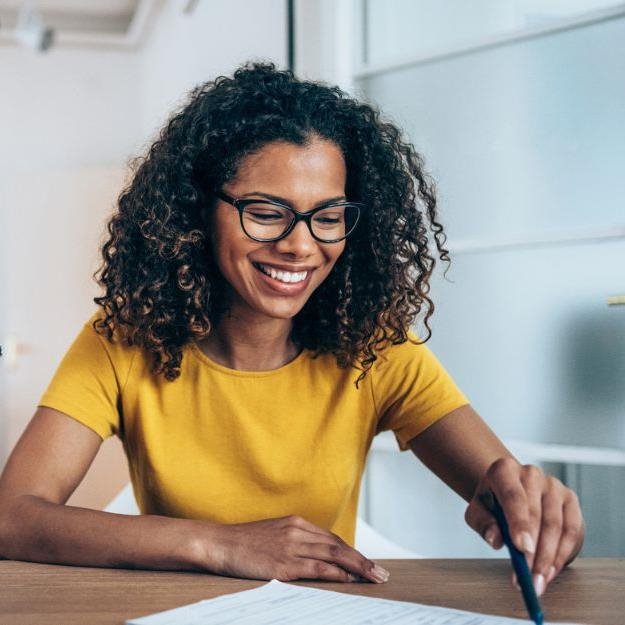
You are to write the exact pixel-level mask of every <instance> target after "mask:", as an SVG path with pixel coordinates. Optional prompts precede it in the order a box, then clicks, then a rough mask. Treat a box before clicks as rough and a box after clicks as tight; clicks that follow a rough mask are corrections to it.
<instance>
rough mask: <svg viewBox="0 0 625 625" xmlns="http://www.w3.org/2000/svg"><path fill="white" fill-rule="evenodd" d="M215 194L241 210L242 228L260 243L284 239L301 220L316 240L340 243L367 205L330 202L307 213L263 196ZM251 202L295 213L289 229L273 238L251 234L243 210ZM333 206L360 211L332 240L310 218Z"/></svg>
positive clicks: (218, 192) (217, 192) (352, 228)
mask: <svg viewBox="0 0 625 625" xmlns="http://www.w3.org/2000/svg"><path fill="white" fill-rule="evenodd" d="M215 195H216V196H217V197H218V198H219V199H220V200H223V201H224V202H228V204H232V206H234V207H235V208H236V209H237V211H238V212H239V221H240V223H241V229H242V230H243V232H244V233H245V234H246V235H247V236H248V237H249V238H250V239H252V240H254V241H258V242H259V243H269V242H273V241H279V240H280V239H284V237H286V236H288V234H289V233H290V232H291V231H292V230H293V228H295V226H297V224H298V223H299V222H300V221H305V222H306V225H307V226H308V231H309V232H310V234H311V235H312V237H313V239H315V240H316V241H319V242H320V243H338V242H339V241H342V240H343V239H346V238H347V237H348V236H349V235H350V234H351V233H352V232H354V230H355V229H356V226H357V225H358V222H359V221H360V214H361V211H362V210H364V209H365V207H366V204H363V203H362V202H331V203H330V204H326V205H325V206H318V207H317V208H313V209H312V210H311V211H307V212H305V213H299V212H297V211H296V210H294V209H293V208H291V207H290V206H287V205H286V204H281V203H280V202H275V201H273V200H268V199H265V198H262V199H261V198H233V197H231V196H230V195H228V194H227V193H224V192H223V191H215ZM250 204H270V205H271V206H279V207H280V208H285V209H286V210H288V211H290V213H291V214H292V215H293V220H292V221H291V223H290V224H289V226H288V227H287V229H286V230H285V231H284V232H283V233H282V234H281V235H280V236H279V237H274V238H271V239H259V238H257V237H253V236H252V235H251V234H249V233H248V232H247V230H246V229H245V226H244V225H243V211H244V210H245V207H246V206H249V205H250ZM332 206H353V207H354V208H356V209H357V211H358V212H357V213H356V219H355V220H354V225H353V226H352V227H351V228H350V229H349V231H348V232H346V233H345V235H344V236H342V237H341V238H340V239H330V240H327V239H321V238H319V237H318V236H317V235H316V234H315V233H314V232H313V230H312V224H311V222H310V220H311V219H312V217H313V215H315V214H316V213H318V212H319V211H321V210H324V209H326V208H331V207H332Z"/></svg>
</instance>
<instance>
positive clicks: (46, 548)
mask: <svg viewBox="0 0 625 625" xmlns="http://www.w3.org/2000/svg"><path fill="white" fill-rule="evenodd" d="M101 442H102V439H101V438H100V437H99V436H98V435H97V434H96V433H95V432H93V431H92V430H90V429H89V428H87V427H86V426H84V425H82V424H81V423H79V422H78V421H76V420H74V419H72V418H71V417H68V416H67V415H65V414H63V413H61V412H59V411H57V410H53V409H52V408H38V409H37V411H36V413H35V415H34V417H33V419H32V420H31V422H30V423H29V425H28V427H27V428H26V430H25V431H24V433H23V434H22V437H21V438H20V440H19V441H18V443H17V445H16V447H15V449H14V450H13V453H12V454H11V456H10V458H9V460H8V462H7V465H6V467H5V469H4V472H3V474H2V476H1V477H0V556H2V557H4V558H10V559H19V560H30V561H35V562H55V563H61V564H75V565H89V566H104V567H129V568H134V567H136V568H154V569H184V568H191V566H192V562H191V548H190V544H191V536H192V535H193V533H197V532H198V529H199V528H198V523H197V522H194V521H189V520H184V519H172V518H168V517H162V516H150V515H148V516H134V515H132V516H131V515H122V514H112V513H109V512H100V511H97V510H87V509H85V508H77V507H73V506H66V505H64V504H65V502H66V501H67V499H68V498H69V496H70V495H71V494H72V492H73V491H74V489H75V488H76V487H77V486H78V484H79V483H80V481H81V480H82V478H83V476H84V474H85V473H86V472H87V469H88V468H89V466H90V465H91V462H92V461H93V459H94V457H95V455H96V453H97V451H98V449H99V447H100V444H101ZM203 525H205V527H203V528H202V530H203V531H204V532H206V533H208V532H209V531H210V525H209V524H203Z"/></svg>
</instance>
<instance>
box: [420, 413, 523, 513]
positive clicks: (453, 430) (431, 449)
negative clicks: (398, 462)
mask: <svg viewBox="0 0 625 625" xmlns="http://www.w3.org/2000/svg"><path fill="white" fill-rule="evenodd" d="M410 448H411V449H412V451H413V453H414V454H415V456H417V458H419V460H421V462H423V464H424V465H425V466H426V467H428V469H430V470H431V471H432V472H433V473H435V474H436V475H437V476H438V477H439V478H440V479H441V480H443V482H445V484H447V485H448V486H449V487H450V488H453V489H454V490H455V491H456V492H457V493H458V494H459V495H460V496H461V497H462V498H463V499H465V500H466V501H470V500H471V498H472V497H473V493H474V492H475V488H476V486H477V484H478V482H479V481H480V480H481V479H482V478H483V477H484V475H485V474H486V472H487V471H488V468H489V467H490V466H491V465H492V464H493V462H495V461H496V460H498V459H499V458H513V456H512V454H511V453H510V452H509V451H508V450H507V449H506V447H505V446H504V444H503V443H502V442H501V441H500V440H499V439H498V438H497V436H496V435H495V434H494V432H493V431H492V430H491V429H490V428H489V427H488V425H486V423H484V421H483V420H482V418H481V417H480V416H479V415H478V413H477V412H476V411H475V410H474V409H473V408H472V407H471V406H469V405H467V406H461V407H460V408H457V409H456V410H453V411H452V412H450V413H449V414H448V415H446V416H445V417H443V418H442V419H439V420H438V421H437V422H436V423H434V424H433V425H431V426H430V427H429V428H428V429H427V430H425V431H424V432H422V433H421V434H420V435H419V436H416V437H415V438H413V439H412V440H411V441H410Z"/></svg>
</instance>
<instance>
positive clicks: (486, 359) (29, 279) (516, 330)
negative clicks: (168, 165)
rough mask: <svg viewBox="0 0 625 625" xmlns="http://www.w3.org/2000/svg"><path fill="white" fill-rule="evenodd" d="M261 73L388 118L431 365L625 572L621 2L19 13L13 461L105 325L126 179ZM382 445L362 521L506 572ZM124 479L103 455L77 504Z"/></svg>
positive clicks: (1, 76)
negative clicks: (197, 100)
mask: <svg viewBox="0 0 625 625" xmlns="http://www.w3.org/2000/svg"><path fill="white" fill-rule="evenodd" d="M251 59H263V60H273V61H274V62H276V64H277V65H278V66H280V67H282V68H287V67H290V68H292V69H294V70H295V71H296V73H298V74H299V75H300V76H302V77H305V78H311V79H320V80H324V81H326V82H329V83H334V84H339V85H340V86H341V87H342V88H343V89H345V90H346V91H348V92H349V93H351V94H353V95H355V96H357V97H360V98H362V99H365V100H367V101H369V102H372V103H374V104H376V105H377V106H379V107H380V108H381V109H382V111H383V113H384V115H385V117H386V118H387V119H390V120H392V121H394V122H395V123H397V124H398V125H399V126H401V127H402V128H403V129H404V130H405V132H406V135H407V137H408V138H409V140H410V141H411V142H412V143H413V144H414V145H415V147H416V148H417V150H418V151H419V152H421V153H422V154H423V155H424V157H425V159H426V164H427V168H428V170H429V171H430V172H431V174H432V175H433V177H434V178H435V180H436V181H437V186H438V194H439V202H440V210H441V214H442V221H443V223H444V224H445V226H446V228H447V231H448V233H449V247H450V250H451V256H452V261H453V262H452V267H451V269H450V271H449V272H448V273H447V276H446V278H445V277H443V276H442V273H439V274H438V275H437V277H436V280H435V281H434V284H433V289H432V293H433V298H434V300H435V302H436V304H437V311H436V314H435V316H434V318H433V324H432V325H433V330H434V335H433V338H432V340H431V342H430V346H431V347H432V349H433V350H434V351H435V352H436V354H437V355H438V356H439V358H440V359H441V360H442V362H443V363H444V364H445V366H446V367H447V369H448V370H449V371H450V372H451V374H452V375H453V376H454V377H455V379H456V380H457V382H458V383H459V385H460V386H461V388H462V389H463V390H464V391H465V392H466V394H467V395H468V396H469V398H470V399H471V401H472V404H473V405H474V407H475V408H476V409H477V410H478V412H480V413H481V414H482V415H483V417H484V418H485V419H486V420H487V421H488V423H489V424H490V425H491V427H492V428H493V429H494V430H495V431H496V432H497V433H498V434H499V435H500V437H502V438H503V440H504V442H505V443H506V444H508V445H509V447H510V448H511V449H512V450H513V451H514V452H515V453H516V454H517V456H518V457H519V459H520V460H522V461H524V462H534V463H539V464H541V465H543V466H544V467H545V468H546V469H547V470H549V471H550V472H552V473H554V474H555V475H557V476H558V477H560V478H561V479H562V480H563V481H565V483H567V484H568V485H570V486H571V487H573V488H574V489H575V490H576V491H577V492H578V494H579V495H580V499H581V502H582V507H583V510H584V514H585V516H586V520H587V524H588V529H587V540H586V545H585V547H584V551H583V554H584V555H589V556H590V555H593V556H599V555H610V556H617V555H619V556H623V555H625V488H623V484H624V483H625V306H623V305H622V303H623V302H624V301H625V295H624V294H625V202H624V200H625V175H624V174H623V171H624V169H625V3H623V2H610V1H608V0H473V1H471V2H467V1H466V0H291V1H288V0H262V1H259V0H196V1H193V0H186V1H183V0H170V1H158V0H106V2H105V1H101V0H89V1H86V0H85V1H82V2H81V1H78V0H41V1H39V2H29V3H26V2H22V1H19V0H14V1H13V0H6V1H2V0H0V234H1V237H2V238H1V240H0V343H1V345H2V351H3V356H2V359H1V360H0V466H2V465H3V464H4V462H5V461H6V458H7V457H8V454H9V453H10V450H11V449H12V447H13V445H14V444H15V442H16V441H17V439H18V438H19V436H20V434H21V432H22V431H23V429H24V427H25V426H26V424H27V422H28V420H29V419H30V417H31V416H32V414H33V412H34V410H35V407H36V403H37V400H38V399H39V397H40V396H41V393H42V392H43V390H44V389H45V387H46V386H47V384H48V382H49V380H50V378H51V376H52V374H53V372H54V370H55V368H56V366H57V365H58V363H59V361H60V359H61V357H62V356H63V354H64V353H65V351H66V350H67V348H68V346H69V344H70V343H71V341H72V340H73V338H74V336H75V335H76V334H77V332H78V331H79V329H80V327H81V326H82V324H83V323H84V322H85V321H86V319H87V318H88V317H89V316H90V314H91V313H92V311H93V310H94V308H95V305H94V304H93V297H94V296H95V295H97V294H98V290H97V288H96V285H95V284H94V282H93V280H92V278H91V275H92V273H93V271H95V269H96V267H97V266H98V263H99V255H98V246H99V244H100V243H101V241H102V240H103V226H104V223H105V221H106V218H107V216H108V215H109V213H110V212H111V210H112V209H113V206H114V203H115V198H116V196H117V194H118V193H119V191H120V189H121V187H122V185H123V183H124V180H125V179H126V177H127V175H128V170H127V163H128V160H129V159H130V158H131V157H132V156H134V155H137V154H139V153H141V152H142V151H143V150H145V149H146V148H147V147H148V146H149V145H150V143H151V142H152V140H153V139H154V138H155V134H156V132H157V131H158V129H159V128H160V127H161V125H162V124H163V123H164V121H165V120H166V118H167V116H168V114H169V113H170V112H171V111H172V110H173V109H174V108H175V107H177V106H178V105H180V104H181V103H182V102H183V101H184V97H185V93H186V92H187V91H188V90H189V89H191V88H192V87H193V86H195V85H196V84H198V83H200V82H204V81H206V80H212V79H214V78H215V77H216V76H217V75H219V74H231V73H232V71H233V70H234V69H235V67H236V66H237V65H239V64H240V63H242V62H244V61H246V60H251ZM619 303H620V304H621V305H619ZM387 434H388V433H385V434H383V435H380V436H378V437H377V438H376V439H375V441H374V447H373V449H372V451H371V454H370V457H369V462H368V468H367V472H366V474H365V478H364V481H363V490H362V494H361V505H360V515H361V517H362V518H363V519H365V520H366V521H367V522H368V523H370V524H371V525H372V526H373V527H374V528H375V529H376V530H378V531H379V532H381V533H382V534H383V535H385V536H386V537H388V538H389V539H391V540H392V541H394V542H395V543H397V544H399V545H401V546H402V547H404V548H406V549H409V550H411V551H414V552H416V553H419V554H422V555H425V556H430V557H491V556H499V557H501V554H500V553H496V552H492V550H490V548H488V546H487V545H486V544H485V543H484V542H483V541H482V540H481V539H480V538H479V537H477V536H476V535H475V534H474V533H473V532H472V531H471V530H469V529H468V528H467V527H466V526H465V525H464V520H463V514H464V508H465V503H464V502H463V501H462V500H461V499H460V498H459V497H458V496H456V495H455V494H454V493H452V492H451V491H449V489H447V487H445V486H444V485H442V484H441V483H440V482H438V480H437V479H436V478H435V477H434V476H432V475H431V474H429V473H428V471H427V470H426V469H424V468H423V467H422V466H420V465H419V463H418V462H417V461H416V460H415V458H414V456H412V454H410V453H402V454H400V453H398V447H397V444H396V442H395V440H394V438H393V435H392V434H388V435H387ZM408 476H409V477H408ZM127 482H128V473H127V467H126V463H125V459H124V456H123V452H122V448H121V444H120V443H119V441H118V440H116V439H110V440H107V441H106V442H105V443H104V444H103V445H102V448H101V451H100V453H99V454H98V457H97V458H96V460H95V462H94V464H93V466H92V467H91V469H90V471H89V474H88V475H87V477H86V478H85V480H84V482H83V483H82V484H81V486H80V487H79V488H78V489H77V491H76V492H75V493H74V495H73V496H72V498H71V499H70V501H69V503H71V504H74V505H81V506H85V507H94V508H102V507H104V506H105V505H106V504H107V503H108V502H109V501H110V500H111V499H112V498H113V497H114V496H115V495H116V493H118V492H119V491H120V489H122V488H123V486H124V485H125V484H126V483H127Z"/></svg>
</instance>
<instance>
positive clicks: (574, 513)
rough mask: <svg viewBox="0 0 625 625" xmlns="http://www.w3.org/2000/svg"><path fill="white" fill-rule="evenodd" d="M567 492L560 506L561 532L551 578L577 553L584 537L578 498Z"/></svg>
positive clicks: (571, 492)
mask: <svg viewBox="0 0 625 625" xmlns="http://www.w3.org/2000/svg"><path fill="white" fill-rule="evenodd" d="M568 493H569V496H568V497H566V498H565V500H564V505H563V506H562V533H561V534H560V543H559V544H558V551H557V553H556V557H555V560H554V562H553V568H554V571H553V573H551V579H553V578H554V577H555V576H556V575H557V574H558V573H559V572H560V571H561V570H562V568H563V567H564V565H565V564H567V563H568V562H570V561H571V560H572V559H573V557H574V556H575V555H576V554H577V551H578V550H579V549H580V547H581V543H582V540H583V537H584V520H583V518H582V512H581V509H580V507H579V500H578V498H577V495H576V494H575V493H574V492H573V491H568ZM551 579H550V580H549V581H551Z"/></svg>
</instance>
